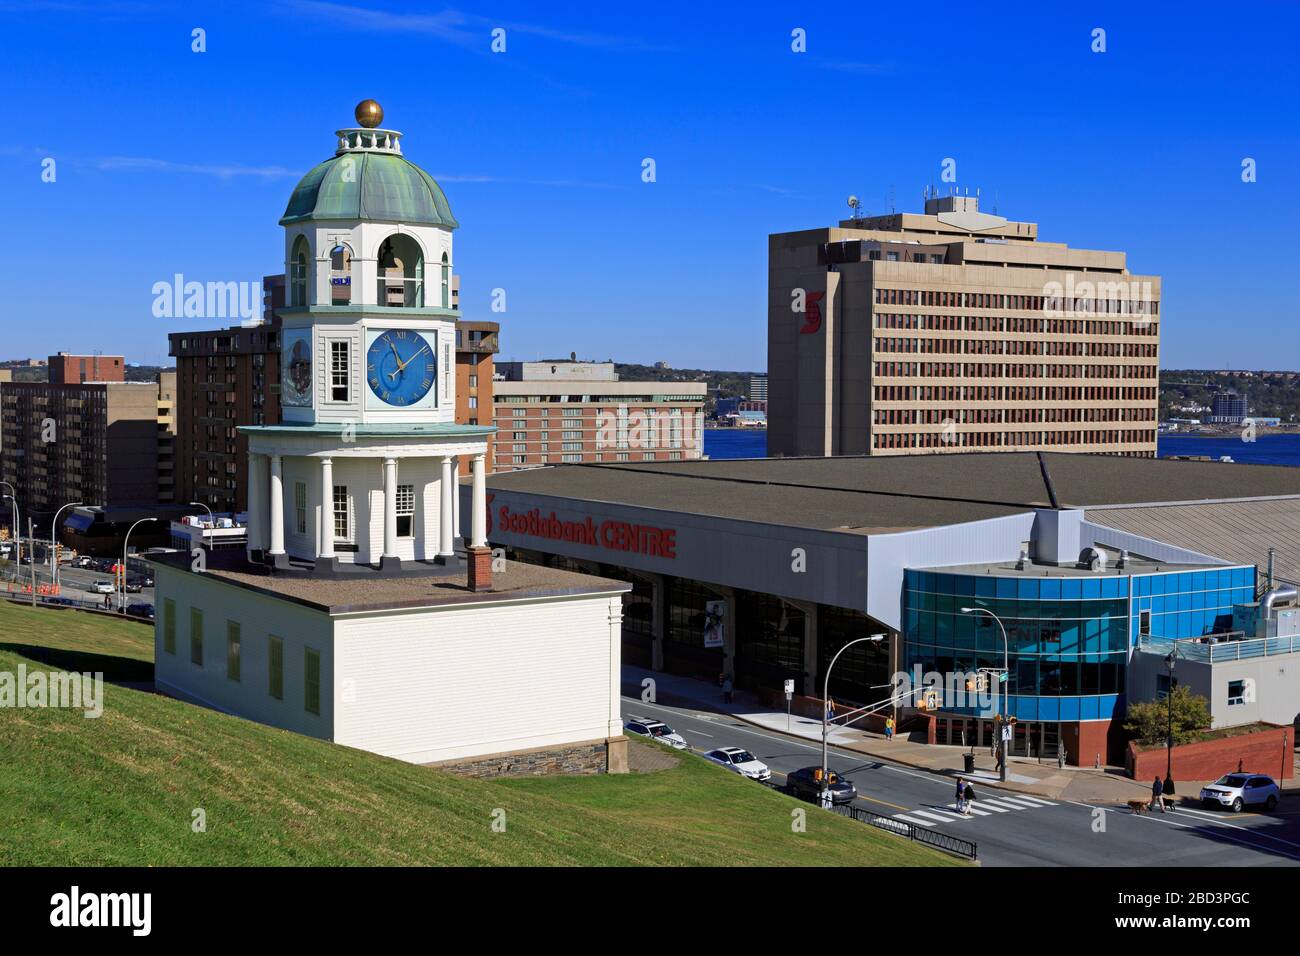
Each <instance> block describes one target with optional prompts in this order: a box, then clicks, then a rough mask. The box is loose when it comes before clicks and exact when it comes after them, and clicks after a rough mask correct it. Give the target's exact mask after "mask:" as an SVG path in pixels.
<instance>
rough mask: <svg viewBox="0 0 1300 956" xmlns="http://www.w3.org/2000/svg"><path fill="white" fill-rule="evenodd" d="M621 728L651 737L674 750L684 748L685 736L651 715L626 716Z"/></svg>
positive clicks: (630, 732) (639, 735)
mask: <svg viewBox="0 0 1300 956" xmlns="http://www.w3.org/2000/svg"><path fill="white" fill-rule="evenodd" d="M623 729H624V730H626V731H627V732H628V733H629V734H636V735H637V736H638V737H651V738H653V739H655V740H657V741H659V742H660V743H663V744H667V745H668V746H670V747H672V748H673V749H674V750H685V749H686V738H685V737H683V736H682V735H681V734H679V733H676V732H675V731H674V730H673V729H672V728H671V727H669V726H668V725H667V724H665V723H664V722H663V721H662V720H655V719H653V718H651V717H628V719H627V723H625V724H624V725H623Z"/></svg>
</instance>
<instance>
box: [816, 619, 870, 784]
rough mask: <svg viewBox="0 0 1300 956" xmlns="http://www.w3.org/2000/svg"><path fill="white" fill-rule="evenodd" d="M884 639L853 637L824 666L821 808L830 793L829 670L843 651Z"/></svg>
mask: <svg viewBox="0 0 1300 956" xmlns="http://www.w3.org/2000/svg"><path fill="white" fill-rule="evenodd" d="M884 639H885V635H883V634H872V635H871V636H870V637H855V638H854V639H853V640H851V641H849V642H848V643H847V644H845V645H844V646H843V647H841V648H840V649H839V650H838V651H836V652H835V656H834V657H832V658H831V662H830V663H829V664H827V665H826V674H825V676H824V677H823V679H822V790H821V793H820V794H818V799H819V800H820V801H821V805H822V806H823V807H825V806H827V805H828V804H829V803H830V798H831V791H830V779H831V775H830V772H829V770H828V769H827V767H826V763H827V749H828V748H827V734H828V733H829V731H830V720H829V719H828V717H827V714H826V712H827V710H829V709H830V700H831V668H833V667H834V666H835V662H836V661H838V660H839V659H840V655H841V654H843V653H844V652H845V651H847V650H848V649H849V648H850V647H852V646H853V645H854V644H861V643H862V642H863V641H883V640H884Z"/></svg>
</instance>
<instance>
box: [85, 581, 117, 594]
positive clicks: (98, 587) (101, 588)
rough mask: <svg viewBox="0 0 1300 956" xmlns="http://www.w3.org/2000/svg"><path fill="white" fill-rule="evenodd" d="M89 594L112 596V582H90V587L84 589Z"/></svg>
mask: <svg viewBox="0 0 1300 956" xmlns="http://www.w3.org/2000/svg"><path fill="white" fill-rule="evenodd" d="M86 590H87V591H89V592H90V593H91V594H112V593H113V582H112V581H91V582H90V586H89V587H87V588H86Z"/></svg>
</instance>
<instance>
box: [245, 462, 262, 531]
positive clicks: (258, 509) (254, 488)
mask: <svg viewBox="0 0 1300 956" xmlns="http://www.w3.org/2000/svg"><path fill="white" fill-rule="evenodd" d="M263 457H264V456H262V455H258V454H255V453H254V452H249V453H248V544H247V549H248V550H249V551H261V550H263V549H264V548H265V547H266V486H265V485H263V484H262V480H263V479H262V475H263V473H264V469H263V467H262V459H263Z"/></svg>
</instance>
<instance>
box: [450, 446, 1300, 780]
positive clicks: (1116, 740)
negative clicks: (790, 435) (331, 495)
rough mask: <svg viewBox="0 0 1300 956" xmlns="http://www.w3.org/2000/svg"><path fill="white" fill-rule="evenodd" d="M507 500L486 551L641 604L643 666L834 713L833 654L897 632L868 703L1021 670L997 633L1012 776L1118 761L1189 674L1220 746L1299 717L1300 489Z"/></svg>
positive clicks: (962, 479)
mask: <svg viewBox="0 0 1300 956" xmlns="http://www.w3.org/2000/svg"><path fill="white" fill-rule="evenodd" d="M466 494H468V489H467V488H463V489H462V495H466ZM487 499H488V505H489V518H488V526H489V527H488V538H489V542H490V544H491V545H493V546H495V547H503V548H505V549H506V550H507V554H509V555H511V556H513V557H516V558H518V559H521V560H524V561H526V562H535V563H543V564H548V565H551V566H553V567H557V568H562V569H569V570H582V571H588V572H595V573H598V574H600V575H601V576H602V577H606V578H616V579H621V580H624V581H627V582H629V583H630V584H631V592H630V593H628V594H627V595H625V597H624V620H623V638H622V639H623V656H624V659H625V660H626V661H627V662H629V663H633V664H639V665H641V666H644V667H649V668H652V669H654V670H662V671H666V672H670V673H675V674H683V675H690V676H695V677H699V678H703V679H708V680H716V679H719V678H720V676H721V675H723V674H731V675H734V679H735V681H736V684H737V686H739V687H743V688H748V689H753V690H756V691H759V692H763V693H771V694H774V695H779V694H780V692H781V690H782V687H783V684H784V682H785V681H786V680H793V681H794V684H795V689H796V692H797V693H798V694H800V695H808V696H814V695H817V696H819V695H820V688H821V686H822V680H823V677H824V674H825V669H826V667H827V664H828V663H829V661H830V660H831V658H832V657H833V656H834V655H835V653H836V652H837V651H838V650H840V649H841V648H842V647H844V645H845V644H847V643H848V642H849V641H851V640H853V639H855V638H858V637H865V636H869V635H874V634H879V635H883V639H882V640H879V641H865V642H862V643H860V644H856V645H854V646H853V647H851V648H849V649H848V650H847V651H846V652H845V654H844V655H843V656H842V657H841V658H840V660H839V662H838V663H837V664H836V665H835V669H834V673H833V676H832V680H831V682H830V689H831V696H832V697H833V698H835V699H836V700H837V701H842V702H853V703H858V704H870V703H874V702H877V701H881V700H883V699H888V698H889V697H890V695H891V693H892V690H891V684H892V681H893V679H894V675H896V674H897V673H899V672H911V671H914V670H915V669H916V668H917V667H918V666H919V667H920V668H921V670H922V671H925V672H930V671H936V672H940V673H949V672H969V671H976V670H978V669H979V668H989V669H993V670H1001V669H1002V664H1003V650H1004V648H1003V640H1002V637H1001V633H1000V629H999V627H998V626H997V624H998V622H999V621H1000V622H1001V624H1002V626H1004V627H1005V629H1006V634H1007V641H1006V643H1007V648H1006V650H1007V651H1008V656H1009V668H1008V671H1009V673H1008V674H1007V684H1006V686H1007V688H1008V691H1007V693H1008V695H1009V699H1008V700H1007V702H1006V703H1007V704H1008V706H1009V708H1010V713H1011V714H1012V715H1013V716H1015V717H1016V718H1017V723H1016V726H1015V738H1014V740H1013V741H1012V752H1013V754H1025V755H1051V756H1055V755H1056V753H1057V749H1058V748H1064V749H1065V751H1066V752H1067V754H1068V759H1069V760H1070V761H1071V762H1075V763H1077V762H1079V761H1081V760H1082V761H1084V762H1086V763H1088V764H1091V763H1092V762H1093V760H1094V759H1095V758H1096V757H1097V756H1098V755H1101V756H1102V757H1103V758H1104V757H1106V756H1107V754H1109V756H1110V758H1111V759H1112V760H1117V759H1118V757H1119V754H1118V748H1119V745H1120V741H1121V735H1120V734H1119V733H1118V732H1117V731H1118V729H1119V727H1118V725H1119V724H1120V722H1121V720H1122V717H1123V715H1124V712H1125V707H1126V704H1127V702H1128V701H1130V700H1137V699H1144V698H1148V697H1151V696H1153V695H1155V694H1158V693H1161V692H1162V690H1163V688H1165V687H1167V686H1168V684H1167V683H1163V684H1162V680H1161V679H1162V677H1163V675H1164V672H1165V671H1166V670H1167V664H1166V658H1168V657H1169V656H1170V655H1173V656H1174V658H1175V662H1176V664H1177V663H1178V662H1186V663H1182V664H1181V666H1182V670H1181V671H1180V674H1182V675H1184V676H1186V675H1188V674H1189V673H1192V672H1198V670H1199V669H1208V671H1207V672H1206V673H1205V674H1203V675H1201V676H1200V677H1198V678H1197V687H1198V688H1200V689H1198V692H1204V693H1206V694H1207V695H1210V696H1211V708H1212V712H1213V715H1214V720H1215V724H1216V726H1224V725H1232V724H1238V723H1247V722H1252V721H1255V720H1264V721H1269V722H1274V723H1287V724H1290V723H1292V722H1293V721H1294V720H1295V717H1296V713H1297V711H1300V668H1296V667H1292V668H1282V669H1283V670H1289V671H1290V672H1291V673H1292V674H1293V676H1292V677H1290V678H1286V679H1285V680H1282V682H1281V683H1279V682H1278V681H1275V680H1273V679H1272V677H1271V676H1269V675H1271V674H1273V672H1275V671H1278V670H1279V667H1278V666H1277V665H1278V664H1279V663H1280V662H1279V660H1278V658H1280V657H1285V658H1287V659H1288V660H1295V661H1296V662H1300V660H1296V657H1295V656H1296V655H1297V654H1300V617H1298V615H1300V612H1297V611H1296V610H1294V606H1295V604H1296V591H1295V585H1296V584H1297V583H1300V480H1297V473H1296V471H1295V470H1294V469H1290V468H1282V467H1270V466H1258V465H1233V464H1220V463H1217V462H1193V461H1169V460H1160V459H1144V458H1119V457H1113V456H1100V455H1079V454H1050V453H1039V452H1019V453H1014V452H1013V453H986V454H972V455H963V456H960V457H953V456H925V457H912V456H909V457H892V458H882V457H844V458H785V459H753V460H737V461H699V462H661V463H656V464H649V463H645V464H642V463H628V464H610V465H575V466H560V467H550V468H540V469H534V470H531V471H527V472H517V473H510V474H501V475H494V476H491V477H490V478H489V479H488V489H487ZM466 500H468V499H466ZM963 608H979V609H981V611H980V612H974V613H971V612H964V611H963V610H962V609H963ZM982 611H988V612H990V613H988V614H985V613H982ZM1230 670H1231V671H1232V673H1231V674H1229V673H1228V672H1229V671H1230ZM1212 672H1213V673H1212ZM1214 673H1218V674H1219V676H1221V677H1222V678H1223V679H1222V680H1219V679H1217V678H1215V677H1214ZM1243 682H1251V683H1250V684H1249V686H1250V687H1252V688H1254V689H1255V691H1256V692H1254V693H1243V688H1244V687H1245V686H1247V684H1245V683H1243ZM1245 698H1251V699H1245ZM775 699H776V700H777V701H780V700H781V698H780V697H779V696H776V697H775ZM912 703H916V701H915V700H911V701H909V702H905V705H904V706H903V707H902V708H901V710H902V716H903V717H905V718H906V717H912V716H923V717H924V719H925V721H927V722H928V724H929V729H930V732H931V734H932V737H931V739H933V740H935V741H936V742H943V743H949V742H952V743H969V742H979V743H987V742H988V741H989V738H990V735H991V733H992V732H993V723H992V721H991V720H989V719H988V718H987V716H985V715H982V714H981V713H979V712H977V711H976V710H974V709H972V708H966V707H960V706H954V704H953V702H952V701H951V700H947V699H944V700H942V701H941V702H940V706H939V707H938V711H937V713H935V712H928V713H926V714H924V715H919V714H918V713H917V711H916V710H915V708H913V707H911V706H910V704H912ZM1000 706H1001V704H1000V702H999V707H1000Z"/></svg>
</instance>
